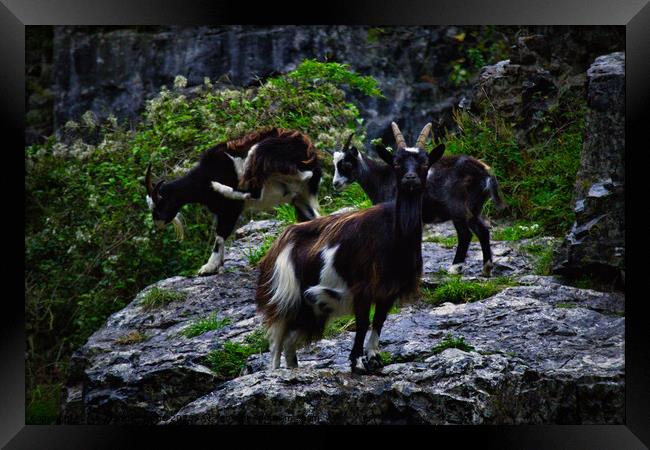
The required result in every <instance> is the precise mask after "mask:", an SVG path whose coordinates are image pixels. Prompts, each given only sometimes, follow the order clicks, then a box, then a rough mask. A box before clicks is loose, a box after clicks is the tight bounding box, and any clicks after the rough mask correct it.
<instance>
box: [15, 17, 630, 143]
mask: <svg viewBox="0 0 650 450" xmlns="http://www.w3.org/2000/svg"><path fill="white" fill-rule="evenodd" d="M36 28H39V27H29V29H28V35H29V33H32V29H36ZM41 28H42V27H41ZM493 28H494V29H495V30H496V31H493V34H492V36H493V38H492V39H495V40H496V39H501V40H502V41H504V42H505V43H506V45H507V46H511V45H513V44H515V43H516V42H517V39H518V37H520V35H521V36H524V35H529V34H533V35H535V34H537V35H543V36H545V38H544V39H542V40H539V39H538V40H537V42H536V44H535V45H536V46H535V50H536V51H537V52H538V54H541V55H542V56H543V57H544V58H546V59H547V60H548V61H549V64H550V66H551V71H561V72H566V71H567V70H569V71H571V72H572V73H579V72H584V71H585V70H586V69H587V67H588V66H589V64H590V63H591V62H592V61H593V59H594V58H595V57H596V56H598V55H600V54H604V53H607V52H611V51H616V50H621V49H623V47H624V29H623V28H621V27H532V28H521V27H493ZM477 30H478V31H479V34H481V33H482V34H485V27H483V28H479V27H454V26H446V27H440V26H432V27H385V28H372V27H367V26H312V27H306V26H273V27H250V26H217V27H181V28H179V27H129V28H110V27H101V28H97V27H54V28H53V30H52V37H50V38H47V37H38V38H37V39H34V40H33V41H34V43H33V44H32V45H31V46H28V55H32V57H31V58H28V71H29V70H30V67H31V68H32V69H31V70H36V69H34V68H33V66H34V65H35V64H36V63H31V65H30V61H40V59H41V57H43V58H45V59H51V61H52V62H51V74H46V75H47V76H48V77H49V79H50V81H51V83H50V84H51V86H50V85H49V84H48V83H47V82H46V81H45V79H43V80H41V81H40V84H38V83H37V84H35V85H34V86H32V88H31V90H30V86H28V95H29V94H30V93H32V92H34V88H38V89H44V88H47V89H51V91H52V109H51V110H50V115H49V117H48V116H47V112H48V109H47V108H40V109H39V108H38V105H36V104H34V105H30V104H28V105H27V106H28V110H31V109H34V108H36V109H38V110H39V111H40V112H39V114H40V116H39V121H38V123H36V125H38V126H34V127H32V123H31V122H29V121H28V133H27V141H28V143H31V142H36V141H37V140H38V139H39V138H41V137H42V136H44V135H47V134H50V133H51V132H52V131H54V130H56V129H58V128H59V127H61V126H62V125H63V124H65V122H66V121H67V120H69V119H78V118H79V117H80V116H81V115H82V114H83V113H84V112H85V111H86V110H92V111H94V112H95V113H96V114H98V115H99V116H105V115H106V114H107V113H108V112H109V111H111V112H113V113H114V114H116V115H117V116H118V117H120V118H129V119H133V120H135V119H137V116H138V113H139V111H141V109H142V107H143V104H144V100H145V99H147V98H150V97H151V96H152V95H154V94H155V93H156V92H158V90H159V89H160V87H161V86H162V85H163V84H166V85H167V86H170V85H171V84H172V82H173V79H174V76H176V75H179V74H180V75H184V76H186V77H187V78H188V81H189V85H190V86H191V85H193V84H199V83H202V82H203V77H204V76H208V77H210V78H211V79H212V80H213V81H214V80H217V79H220V78H221V79H222V80H223V79H227V80H230V81H231V82H232V83H234V84H236V85H246V84H250V83H255V82H257V80H258V79H264V78H265V77H267V76H268V75H270V74H273V73H275V72H286V71H289V70H291V69H293V68H294V67H296V65H297V64H298V63H299V62H300V61H302V60H303V59H305V58H317V59H319V60H326V59H327V60H330V61H339V62H345V63H348V64H350V66H351V67H352V68H353V69H355V70H357V71H359V72H361V73H363V74H366V75H372V76H374V77H376V78H377V80H378V81H379V83H380V87H381V89H382V90H383V92H384V93H385V95H386V98H384V99H367V98H358V99H356V100H357V101H358V102H359V103H360V106H361V113H362V116H363V117H364V118H365V120H366V123H367V125H368V132H369V135H370V136H372V137H378V136H385V137H386V138H389V137H390V130H389V124H390V121H391V120H394V119H397V120H399V121H400V124H403V126H402V129H403V130H405V132H407V133H417V132H418V131H419V130H420V128H421V127H422V123H423V122H426V121H428V120H434V121H438V119H440V120H441V121H442V123H441V126H445V125H446V126H448V127H451V126H453V123H452V121H451V110H452V108H453V107H455V106H456V105H458V103H459V101H460V100H461V99H462V98H463V97H467V98H470V97H471V87H472V84H473V81H474V80H475V79H476V75H477V74H470V75H469V76H468V79H467V80H466V81H465V82H463V83H459V84H458V85H457V83H455V82H453V81H452V71H453V68H454V65H458V64H465V65H466V63H467V61H466V59H467V54H466V53H467V49H468V48H472V47H475V46H476V45H475V44H476V42H475V40H476V37H474V36H473V34H472V31H477ZM48 39H49V41H48ZM48 42H49V44H48ZM488 44H489V43H488ZM506 48H507V47H506ZM48 55H49V56H48ZM463 58H465V60H464V61H462V62H459V61H461V60H462V59H463ZM522 58H524V59H525V58H526V55H525V54H523V55H522ZM488 62H490V61H488ZM48 67H49V66H48ZM35 100H39V99H38V98H36V99H35ZM48 121H49V124H50V125H49V126H42V123H46V124H47V123H48Z"/></svg>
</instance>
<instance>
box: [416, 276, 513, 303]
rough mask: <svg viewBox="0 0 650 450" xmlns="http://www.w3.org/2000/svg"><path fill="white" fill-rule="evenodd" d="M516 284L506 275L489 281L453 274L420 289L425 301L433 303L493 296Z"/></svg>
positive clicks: (458, 301)
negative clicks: (431, 286)
mask: <svg viewBox="0 0 650 450" xmlns="http://www.w3.org/2000/svg"><path fill="white" fill-rule="evenodd" d="M514 284H515V283H514V282H513V281H512V280H511V279H509V278H506V277H499V278H494V279H492V280H488V281H473V280H463V279H462V278H461V277H460V276H452V277H450V278H448V279H447V280H446V281H445V282H444V283H442V284H441V285H440V286H438V287H436V288H434V289H432V288H429V287H426V286H425V287H422V288H421V289H420V291H421V293H422V296H423V300H424V302H426V303H429V304H431V305H439V304H441V303H445V302H451V303H469V302H475V301H477V300H482V299H484V298H488V297H491V296H493V295H495V294H497V293H499V292H501V291H502V290H503V289H505V288H506V287H508V286H513V285H514Z"/></svg>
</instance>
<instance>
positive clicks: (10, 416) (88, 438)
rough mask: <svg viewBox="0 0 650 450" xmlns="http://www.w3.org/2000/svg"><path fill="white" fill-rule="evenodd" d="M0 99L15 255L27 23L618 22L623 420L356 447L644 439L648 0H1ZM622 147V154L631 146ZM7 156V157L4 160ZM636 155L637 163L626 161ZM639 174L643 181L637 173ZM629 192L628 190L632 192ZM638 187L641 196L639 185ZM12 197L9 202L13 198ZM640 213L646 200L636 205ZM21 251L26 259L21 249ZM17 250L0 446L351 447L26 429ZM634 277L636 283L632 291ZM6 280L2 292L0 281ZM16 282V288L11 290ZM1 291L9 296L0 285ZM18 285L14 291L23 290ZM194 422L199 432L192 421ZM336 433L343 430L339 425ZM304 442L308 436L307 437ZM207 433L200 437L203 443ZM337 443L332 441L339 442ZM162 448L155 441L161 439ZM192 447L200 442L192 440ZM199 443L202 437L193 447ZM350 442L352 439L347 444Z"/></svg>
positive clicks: (615, 443) (595, 443)
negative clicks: (640, 220) (643, 157)
mask: <svg viewBox="0 0 650 450" xmlns="http://www.w3.org/2000/svg"><path fill="white" fill-rule="evenodd" d="M0 1H1V3H2V4H1V5H0V36H1V37H0V54H2V59H0V61H2V62H3V64H2V65H1V66H0V103H1V104H2V108H0V111H1V113H2V124H3V125H4V126H5V127H4V128H5V130H6V131H5V136H4V137H5V142H7V139H6V138H7V137H9V143H10V144H9V145H6V150H7V151H6V152H5V153H4V155H5V157H6V156H7V155H8V156H9V160H8V161H6V164H7V166H5V172H6V173H7V176H4V175H3V177H2V179H3V187H2V189H3V190H2V192H3V193H4V194H5V195H4V196H3V197H4V198H3V201H4V202H5V208H9V209H10V210H11V211H13V212H12V213H9V212H8V211H7V210H5V213H6V214H12V215H13V216H15V218H13V219H12V220H11V224H10V227H11V228H10V231H9V232H7V233H6V234H5V236H14V235H15V236H16V237H15V238H10V239H6V240H5V242H4V243H5V247H8V245H6V244H14V245H15V252H16V253H19V252H22V253H21V254H22V255H24V247H23V248H20V247H21V245H20V242H21V241H20V240H19V239H18V237H17V236H18V232H19V231H20V228H21V227H22V228H23V229H24V226H23V225H24V223H23V222H22V220H21V219H22V218H23V216H21V215H19V214H18V212H17V211H18V208H20V207H21V206H22V207H23V210H24V205H23V204H22V203H23V202H24V201H23V200H22V198H24V196H23V197H22V198H21V197H20V196H18V195H16V194H15V191H16V186H17V185H19V183H21V182H22V183H23V185H24V180H21V179H20V174H19V173H18V170H17V169H13V168H16V167H20V165H19V164H21V163H22V164H24V158H23V157H22V156H21V152H22V151H24V150H23V149H24V113H25V73H24V64H25V39H24V38H25V35H24V30H25V26H26V25H164V24H169V25H171V24H174V25H200V24H259V25H273V24H289V23H292V24H293V23H295V24H320V25H323V24H372V25H436V24H456V25H478V24H494V25H624V26H625V28H626V136H627V139H626V140H627V148H628V150H627V155H628V158H627V159H626V178H627V180H628V187H627V190H626V191H627V192H626V224H628V226H627V227H626V240H627V242H626V247H627V260H628V262H627V263H626V267H627V268H628V270H627V274H626V348H625V361H626V375H625V377H626V379H625V382H626V406H625V425H617V426H605V425H603V426H595V425H594V426H592V425H590V426H495V427H482V426H478V427H477V426H457V427H424V428H417V429H415V430H414V429H410V430H409V431H408V432H407V431H406V430H404V431H400V430H399V429H388V430H374V429H373V430H367V429H357V428H345V429H344V430H343V431H352V430H354V431H358V432H360V434H361V436H360V437H363V441H362V443H363V444H362V445H368V444H370V445H376V444H373V440H374V441H376V443H383V444H386V441H387V440H388V438H393V439H395V438H396V439H397V440H398V442H400V443H401V442H404V441H405V440H406V439H409V440H410V439H411V438H415V437H418V438H420V439H421V438H425V439H426V440H425V441H423V442H424V443H423V444H421V445H427V446H429V445H431V446H433V445H436V446H443V445H455V446H457V445H458V443H459V442H462V443H465V442H467V441H472V442H473V443H474V444H475V446H479V445H480V447H481V448H540V449H542V448H543V449H551V448H552V449H559V448H567V449H568V448H571V449H578V448H585V449H601V448H603V449H605V448H606V449H637V448H638V449H641V448H648V447H647V446H648V445H650V353H649V350H648V348H649V346H648V344H649V343H650V340H649V339H648V338H649V337H650V335H649V333H648V332H647V330H648V322H649V321H648V318H647V317H648V316H646V315H645V314H643V310H642V309H643V303H644V302H645V301H646V299H645V298H644V297H645V296H644V295H643V290H642V288H641V282H640V281H637V277H640V276H642V274H641V272H642V270H643V269H644V268H645V267H644V266H643V264H641V265H639V266H632V264H630V263H629V261H634V258H635V255H643V254H644V252H643V248H641V247H639V246H636V247H630V246H629V245H627V244H629V243H630V242H634V241H632V239H634V238H635V237H636V236H639V239H640V238H641V237H642V235H641V233H635V232H632V234H630V232H631V231H632V229H633V228H634V227H633V223H634V222H633V220H632V217H631V214H632V208H631V207H630V198H631V195H630V192H631V191H632V188H631V185H630V184H629V183H630V182H632V183H635V178H634V174H635V173H641V171H642V170H643V169H642V166H639V156H638V155H640V154H642V153H643V152H644V150H645V149H646V148H647V145H644V143H645V141H646V139H644V137H645V133H644V128H645V127H647V125H646V124H647V123H649V122H648V120H647V119H648V113H647V109H648V108H647V105H648V104H649V102H648V100H650V95H649V92H650V89H649V88H648V81H650V4H648V0H624V1H612V0H562V1H557V0H556V1H541V0H497V1H481V0H443V1H436V2H427V1H423V0H419V1H411V2H394V1H393V2H388V1H385V0H381V1H364V2H362V1H357V2H349V1H346V2H343V1H342V0H337V1H328V2H322V3H320V4H316V3H313V4H308V3H304V4H294V5H293V6H292V5H291V4H288V3H287V4H281V3H279V2H267V3H264V4H260V5H258V4H257V3H252V2H242V1H240V2H235V1H217V0H213V1H207V0H129V1H125V0H113V1H110V2H108V1H101V0H0ZM630 150H632V151H630ZM13 158H15V161H14V160H13ZM630 158H632V161H634V162H636V163H637V167H636V169H634V167H633V164H634V163H633V162H632V161H631V160H630ZM641 183H643V180H641ZM640 189H641V190H640V191H637V190H636V189H635V192H636V194H637V197H639V192H643V190H644V189H646V188H644V187H641V188H640ZM641 195H642V194H641ZM12 202H15V204H12ZM646 210H647V208H646ZM23 258H24V256H23ZM23 258H21V257H20V255H17V256H16V257H13V258H11V257H9V255H5V258H3V270H2V272H3V274H4V275H5V277H6V278H7V281H6V283H5V285H4V286H5V293H6V295H5V299H4V303H5V305H3V309H2V313H1V314H2V316H1V320H2V326H1V327H0V333H1V335H2V344H3V345H2V346H1V347H0V348H1V352H2V358H1V359H0V361H1V364H0V374H1V379H0V444H2V445H6V448H9V449H17V448H39V449H45V448H47V449H49V448H66V449H71V448H131V447H136V446H137V447H140V448H142V447H143V446H146V447H153V446H154V445H156V444H154V442H155V441H159V442H163V443H166V444H167V445H169V444H174V443H176V445H174V446H175V447H178V446H180V445H192V444H190V443H188V439H189V438H191V439H192V441H194V440H195V439H198V438H201V439H208V441H207V442H209V443H210V444H209V445H224V446H225V445H235V444H226V442H227V440H226V439H232V438H235V439H237V440H241V441H242V442H243V441H245V443H246V444H248V445H250V444H251V442H252V440H253V439H259V442H260V443H263V444H264V445H267V444H268V443H269V442H271V441H272V440H273V437H275V435H278V434H283V435H285V436H284V437H283V438H281V440H280V441H278V443H280V444H283V445H286V444H300V443H301V442H302V443H303V444H304V443H305V442H306V441H304V440H303V439H307V438H306V437H303V436H304V435H303V433H306V432H308V433H319V437H318V440H317V441H316V443H317V445H330V446H331V445H341V444H345V445H352V444H353V443H352V441H351V440H349V439H345V440H341V438H340V436H339V434H338V433H329V432H323V428H313V427H304V428H300V429H295V428H291V429H290V434H289V433H287V429H286V428H285V429H282V428H281V427H280V428H263V429H256V430H255V432H252V431H251V432H249V431H246V430H242V429H237V428H225V427H193V428H192V429H188V428H187V427H176V428H170V427H110V426H34V425H31V426H26V425H25V405H24V403H25V395H24V393H25V390H24V383H25V380H24V375H25V374H24V352H25V344H24V303H23V302H24V283H23V282H22V281H21V278H20V277H21V273H20V272H22V275H23V277H24V264H22V265H21V264H19V263H16V262H17V261H18V262H20V261H24V259H23ZM635 286H638V287H639V288H640V289H639V292H635V291H634V287H635ZM7 287H9V288H10V289H6V288H7ZM14 289H15V294H14V293H13V290H14ZM9 291H11V294H7V292H9ZM21 293H23V295H21ZM197 428H198V429H197ZM338 431H341V430H340V429H339V430H338ZM309 439H310V441H309V442H310V445H312V444H311V443H313V442H315V441H314V440H313V437H310V438H309ZM204 442H206V441H204ZM337 443H338V444H337ZM167 445H165V446H167ZM196 445H198V444H196ZM202 445H205V444H202ZM357 445H358V444H357Z"/></svg>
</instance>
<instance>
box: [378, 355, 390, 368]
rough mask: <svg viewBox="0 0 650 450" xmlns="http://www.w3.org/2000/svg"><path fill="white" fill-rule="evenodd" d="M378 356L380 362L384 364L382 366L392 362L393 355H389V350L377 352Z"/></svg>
mask: <svg viewBox="0 0 650 450" xmlns="http://www.w3.org/2000/svg"><path fill="white" fill-rule="evenodd" d="M379 357H380V358H381V362H382V364H384V366H387V365H389V364H392V363H393V355H391V354H390V352H379Z"/></svg>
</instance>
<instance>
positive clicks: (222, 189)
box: [211, 181, 251, 200]
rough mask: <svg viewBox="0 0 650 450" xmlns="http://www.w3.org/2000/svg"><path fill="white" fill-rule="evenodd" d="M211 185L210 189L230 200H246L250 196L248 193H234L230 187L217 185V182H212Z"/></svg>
mask: <svg viewBox="0 0 650 450" xmlns="http://www.w3.org/2000/svg"><path fill="white" fill-rule="evenodd" d="M211 184H212V189H214V190H215V191H216V192H218V193H219V194H221V195H223V196H224V197H226V198H229V199H231V200H248V199H249V198H250V196H251V194H250V193H248V192H241V191H236V190H234V189H233V188H231V187H230V186H226V185H225V184H222V183H219V182H218V181H212V182H211Z"/></svg>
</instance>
